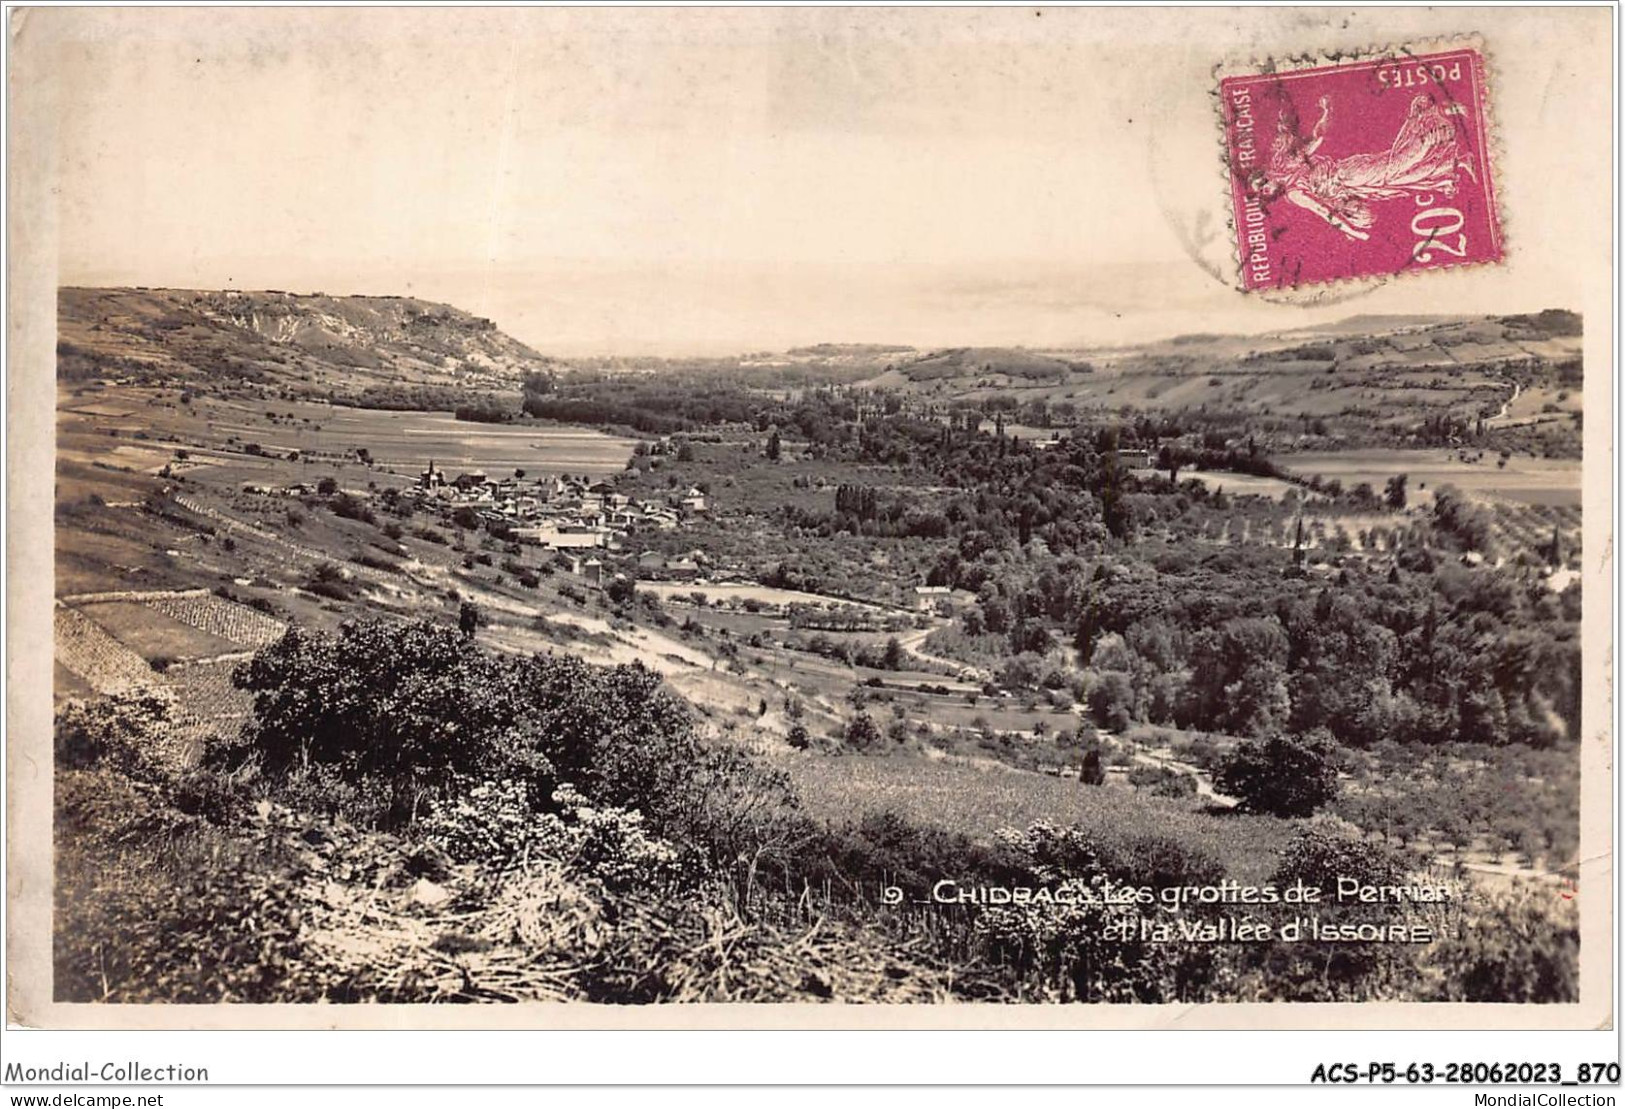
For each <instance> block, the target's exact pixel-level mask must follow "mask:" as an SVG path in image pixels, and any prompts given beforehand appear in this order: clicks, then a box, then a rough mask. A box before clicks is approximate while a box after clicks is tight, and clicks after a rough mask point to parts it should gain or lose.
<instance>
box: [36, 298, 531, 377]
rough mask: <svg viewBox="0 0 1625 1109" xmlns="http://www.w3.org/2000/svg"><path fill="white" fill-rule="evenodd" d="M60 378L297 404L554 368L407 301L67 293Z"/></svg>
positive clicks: (454, 317) (438, 310)
mask: <svg viewBox="0 0 1625 1109" xmlns="http://www.w3.org/2000/svg"><path fill="white" fill-rule="evenodd" d="M57 308H58V314H57V318H58V324H57V326H58V331H57V354H58V360H57V375H58V378H59V379H60V380H63V381H74V380H91V379H96V378H113V379H119V380H134V381H140V382H151V383H158V382H164V383H168V384H173V385H182V386H190V387H193V388H196V389H198V390H201V391H209V392H216V391H221V390H229V389H231V388H232V387H234V386H247V385H254V386H258V387H263V386H266V385H275V386H277V387H279V388H282V389H284V390H287V391H290V392H292V393H293V394H295V395H310V396H351V395H359V394H362V393H365V392H367V391H368V390H369V389H370V390H375V391H376V390H387V389H392V388H421V387H436V388H455V389H458V390H464V391H489V390H503V391H514V390H517V389H518V386H519V382H520V380H521V379H522V378H523V376H524V375H525V374H527V373H533V372H538V371H541V372H551V371H553V370H555V369H557V368H558V365H559V364H558V363H557V362H556V361H554V360H553V359H550V358H546V357H544V356H543V355H541V354H538V353H537V352H536V351H534V350H532V349H531V348H530V347H528V346H526V345H525V344H523V343H521V342H519V341H518V340H516V339H513V338H511V337H510V336H508V335H505V334H503V332H501V331H500V330H498V329H497V327H496V325H495V324H493V323H492V322H491V321H490V320H487V319H483V318H481V317H478V316H474V315H471V314H470V313H467V312H464V311H461V310H459V309H457V308H453V307H450V306H449V305H445V304H436V303H433V302H431V301H425V300H417V299H414V298H411V297H373V296H346V297H338V296H326V295H324V294H321V293H314V294H308V295H306V294H297V293H285V292H279V291H274V290H271V291H264V292H229V291H228V292H206V291H199V290H188V289H87V288H66V289H62V290H60V291H59V294H58V305H57Z"/></svg>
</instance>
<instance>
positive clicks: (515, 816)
mask: <svg viewBox="0 0 1625 1109" xmlns="http://www.w3.org/2000/svg"><path fill="white" fill-rule="evenodd" d="M552 803H553V805H554V806H556V808H557V811H549V812H539V811H537V809H536V807H535V805H534V803H533V800H532V796H531V789H530V787H529V786H528V785H526V784H525V783H524V782H519V781H514V780H512V779H505V780H503V781H499V782H489V781H488V782H481V783H480V784H479V785H477V786H475V787H474V788H473V789H471V790H469V791H468V792H467V793H464V794H462V795H460V796H458V797H456V798H455V799H449V800H437V801H435V802H433V803H432V805H431V808H430V811H429V815H428V817H427V818H426V819H425V820H424V821H423V823H422V825H421V828H422V832H423V836H424V838H425V839H426V840H427V841H428V842H429V843H431V844H433V845H434V846H436V847H438V848H440V849H441V850H442V851H444V852H446V854H448V855H450V856H451V857H452V858H453V859H455V860H457V861H458V862H478V863H484V864H487V865H491V866H495V867H501V866H504V865H508V864H513V863H523V862H527V861H529V860H532V859H537V860H540V859H554V860H558V861H560V862H562V863H563V864H564V866H565V869H566V871H567V872H568V873H570V874H571V875H573V876H575V877H580V878H591V879H596V880H597V881H600V882H602V883H603V884H604V885H605V886H607V887H609V888H610V889H617V890H624V889H632V888H663V887H666V886H669V885H671V884H673V883H675V882H677V881H678V880H680V879H682V878H683V877H684V876H685V875H684V868H683V867H681V866H680V862H679V855H678V851H677V849H676V848H675V847H673V846H672V845H671V844H670V843H667V842H666V841H665V840H663V839H659V838H657V837H655V836H651V835H650V834H649V833H648V831H647V830H646V829H645V825H644V820H643V814H642V813H639V812H635V811H630V810H627V809H621V808H616V807H614V806H594V805H592V804H591V803H590V802H589V800H588V799H587V798H586V797H585V796H583V795H582V794H581V793H580V792H579V791H578V790H576V789H575V788H574V787H573V786H569V785H562V786H560V787H558V788H557V789H556V790H554V791H553V794H552Z"/></svg>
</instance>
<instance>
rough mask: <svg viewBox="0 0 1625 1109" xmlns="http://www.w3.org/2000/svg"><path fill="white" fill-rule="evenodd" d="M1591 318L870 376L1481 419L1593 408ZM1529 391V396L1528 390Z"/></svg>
mask: <svg viewBox="0 0 1625 1109" xmlns="http://www.w3.org/2000/svg"><path fill="white" fill-rule="evenodd" d="M1580 352H1581V327H1580V320H1579V317H1578V316H1576V315H1574V314H1573V313H1572V312H1563V311H1555V310H1552V311H1546V312H1541V313H1539V314H1535V315H1525V316H1503V317H1493V316H1490V317H1486V316H1472V317H1357V318H1355V319H1352V320H1345V321H1342V322H1340V323H1334V324H1330V325H1325V326H1320V327H1311V328H1302V329H1295V330H1290V331H1281V332H1276V333H1273V334H1265V335H1255V336H1241V335H1184V336H1179V337H1176V338H1173V339H1167V340H1160V341H1156V342H1150V343H1145V344H1142V345H1136V346H1131V347H1115V348H1099V349H1076V350H1030V349H1024V348H1015V349H995V348H977V349H955V350H943V351H936V352H933V353H930V354H926V355H924V356H922V357H920V358H917V359H913V360H910V361H906V362H899V363H897V364H896V365H895V366H894V367H892V368H890V369H888V370H887V371H886V372H885V373H883V374H880V375H878V376H876V377H874V378H871V379H870V380H869V381H867V382H866V383H865V384H866V385H867V386H869V387H871V388H881V389H891V390H895V391H899V392H902V393H904V394H910V395H916V396H919V397H922V398H925V399H927V400H929V401H932V402H941V401H950V402H951V401H955V400H962V401H972V402H974V401H982V400H988V399H990V398H993V397H996V396H1003V397H1006V398H1013V399H1015V400H1017V401H1019V402H1020V403H1021V404H1024V405H1026V404H1037V403H1042V404H1048V405H1055V404H1066V405H1070V406H1071V407H1072V408H1073V409H1077V410H1085V409H1090V408H1100V409H1109V410H1114V411H1123V410H1140V411H1148V412H1149V411H1162V412H1180V411H1187V412H1197V411H1206V412H1214V411H1224V412H1230V413H1236V414H1243V415H1249V416H1253V417H1276V418H1280V417H1287V418H1292V417H1303V418H1308V419H1318V418H1334V417H1341V418H1343V419H1344V420H1350V421H1357V422H1360V423H1363V424H1366V425H1368V426H1385V425H1394V426H1399V425H1409V424H1413V423H1416V422H1419V421H1421V420H1422V419H1423V418H1424V417H1426V416H1428V415H1431V414H1436V413H1439V412H1449V413H1450V414H1451V415H1453V416H1455V417H1457V418H1463V419H1467V420H1472V419H1475V418H1477V417H1479V416H1484V417H1492V416H1496V415H1497V414H1500V417H1501V418H1503V419H1504V418H1506V416H1507V414H1508V409H1507V406H1508V405H1509V403H1510V401H1511V400H1512V399H1517V398H1520V397H1527V398H1530V399H1533V400H1538V401H1539V402H1540V404H1541V405H1547V404H1550V405H1551V406H1553V407H1552V411H1549V412H1548V411H1543V412H1539V413H1537V415H1539V416H1540V417H1541V418H1542V419H1544V420H1545V421H1546V422H1552V421H1556V420H1566V419H1567V418H1568V417H1569V415H1570V414H1571V412H1573V411H1577V410H1578V407H1579V392H1580V387H1581V384H1582V373H1581V366H1580ZM1526 403H1527V402H1526Z"/></svg>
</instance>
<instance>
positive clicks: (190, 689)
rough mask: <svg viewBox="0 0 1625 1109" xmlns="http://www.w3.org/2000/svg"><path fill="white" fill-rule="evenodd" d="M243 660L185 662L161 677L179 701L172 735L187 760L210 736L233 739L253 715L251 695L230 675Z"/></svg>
mask: <svg viewBox="0 0 1625 1109" xmlns="http://www.w3.org/2000/svg"><path fill="white" fill-rule="evenodd" d="M246 657H247V656H246V655H242V656H228V657H225V658H218V659H210V660H209V661H207V662H192V663H186V664H183V665H178V666H172V667H170V668H169V670H168V672H167V673H165V674H164V679H165V681H166V682H167V683H168V684H169V686H170V687H171V688H173V689H174V691H175V694H176V697H177V698H178V700H179V714H178V718H177V720H176V721H175V736H176V738H177V739H178V740H179V741H180V743H181V750H182V752H183V757H185V758H187V759H188V760H191V759H193V758H195V757H197V755H199V754H200V753H201V751H202V745H203V742H204V741H205V740H206V739H208V738H209V737H211V736H220V737H222V738H230V737H232V736H235V735H236V734H237V732H238V731H239V730H241V728H242V726H243V724H244V723H245V722H246V721H247V720H248V718H249V716H250V714H251V713H252V712H253V710H254V698H253V695H252V694H250V693H248V692H247V691H245V690H241V689H238V688H237V687H236V686H234V685H232V683H231V672H232V671H233V670H234V669H236V667H237V665H238V664H239V663H241V662H242V661H243V659H244V658H246Z"/></svg>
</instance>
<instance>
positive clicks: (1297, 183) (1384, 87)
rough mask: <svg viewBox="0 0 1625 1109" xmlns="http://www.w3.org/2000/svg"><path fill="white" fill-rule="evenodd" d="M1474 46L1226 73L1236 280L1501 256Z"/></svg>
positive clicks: (1251, 286)
mask: <svg viewBox="0 0 1625 1109" xmlns="http://www.w3.org/2000/svg"><path fill="white" fill-rule="evenodd" d="M1485 90H1486V85H1485V75H1484V59H1483V57H1482V56H1481V55H1480V54H1479V52H1478V51H1477V50H1471V49H1461V50H1448V51H1444V52H1441V53H1430V54H1419V55H1412V54H1403V53H1401V54H1398V55H1390V56H1387V57H1374V58H1370V59H1363V60H1360V61H1351V62H1344V63H1340V64H1335V65H1325V66H1319V67H1315V68H1308V69H1298V70H1288V71H1285V72H1270V73H1258V74H1253V75H1248V76H1231V77H1225V78H1223V79H1222V80H1221V81H1220V84H1219V96H1220V99H1221V101H1222V102H1223V118H1224V128H1225V153H1226V161H1227V163H1228V167H1229V173H1230V191H1231V198H1232V203H1233V205H1234V215H1235V228H1236V246H1237V252H1238V261H1239V264H1240V268H1241V284H1242V287H1243V288H1244V289H1248V290H1263V289H1291V288H1296V287H1299V286H1305V285H1318V284H1325V283H1329V282H1336V281H1346V280H1350V279H1358V278H1370V277H1382V276H1389V275H1393V274H1399V273H1405V272H1410V271H1414V270H1427V269H1439V268H1442V267H1445V266H1460V265H1467V264H1471V263H1479V262H1495V261H1499V260H1500V258H1501V253H1502V250H1501V226H1500V220H1499V217H1498V215H1497V213H1496V207H1495V183H1494V181H1493V179H1492V177H1491V172H1490V163H1489V126H1488V119H1487V111H1488V104H1487V102H1486V91H1485Z"/></svg>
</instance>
